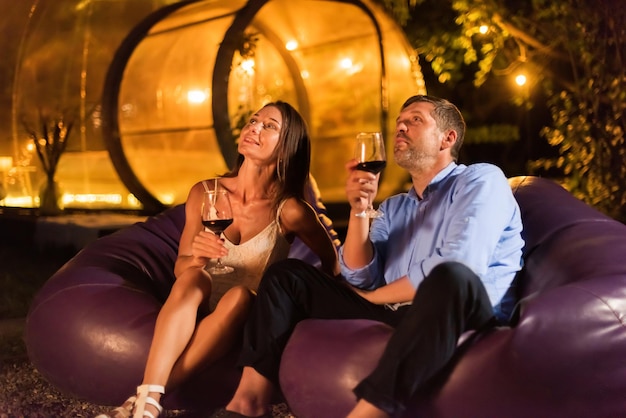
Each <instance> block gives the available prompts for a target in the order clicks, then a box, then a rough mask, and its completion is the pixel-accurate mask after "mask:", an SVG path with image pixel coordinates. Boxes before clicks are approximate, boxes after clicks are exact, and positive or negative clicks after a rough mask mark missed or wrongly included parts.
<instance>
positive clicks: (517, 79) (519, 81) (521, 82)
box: [515, 74, 528, 86]
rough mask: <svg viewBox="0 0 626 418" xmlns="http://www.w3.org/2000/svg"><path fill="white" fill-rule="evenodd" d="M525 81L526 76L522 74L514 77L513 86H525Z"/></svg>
mask: <svg viewBox="0 0 626 418" xmlns="http://www.w3.org/2000/svg"><path fill="white" fill-rule="evenodd" d="M526 81H528V80H527V79H526V76H525V75H524V74H518V75H516V76H515V84H517V85H518V86H523V85H524V84H526Z"/></svg>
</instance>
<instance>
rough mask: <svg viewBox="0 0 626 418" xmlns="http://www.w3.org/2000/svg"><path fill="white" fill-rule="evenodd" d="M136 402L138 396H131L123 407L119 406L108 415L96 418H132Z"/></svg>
mask: <svg viewBox="0 0 626 418" xmlns="http://www.w3.org/2000/svg"><path fill="white" fill-rule="evenodd" d="M136 400H137V397H136V396H131V397H130V398H128V399H126V400H125V401H124V403H123V404H122V406H118V407H117V408H115V409H114V410H112V411H111V412H108V413H106V414H100V415H98V416H97V417H96V418H130V416H131V414H132V413H133V407H134V406H135V401H136ZM124 405H127V406H124Z"/></svg>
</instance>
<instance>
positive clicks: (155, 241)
mask: <svg viewBox="0 0 626 418" xmlns="http://www.w3.org/2000/svg"><path fill="white" fill-rule="evenodd" d="M307 200H308V201H309V203H311V205H312V206H313V207H314V208H315V209H316V211H317V212H318V215H319V217H320V219H321V220H322V222H323V223H324V224H325V226H326V228H327V229H328V231H329V232H330V233H331V236H332V237H333V238H334V239H335V242H336V244H338V240H337V235H336V233H335V231H334V230H333V225H332V223H331V222H330V220H329V219H328V217H327V216H326V211H325V207H324V205H323V204H322V202H321V200H320V199H319V192H318V190H317V188H316V186H315V184H314V183H313V184H312V186H311V187H310V188H309V190H308V196H307ZM184 222H185V211H184V205H179V206H176V207H174V208H172V209H168V210H166V211H164V212H163V213H161V214H159V215H156V216H153V217H150V218H148V219H147V220H146V221H145V222H141V223H137V224H135V225H132V226H130V227H127V228H124V229H122V230H119V231H117V232H116V233H114V234H111V235H108V236H105V237H102V238H99V239H98V240H96V241H94V242H92V243H91V244H90V245H88V246H87V247H85V248H84V249H83V250H82V251H80V252H79V253H78V254H77V255H76V256H74V257H73V258H72V259H71V260H70V261H68V262H67V263H66V264H65V265H64V266H63V267H62V268H61V269H60V270H59V271H58V272H56V273H55V274H54V275H53V276H52V277H51V278H50V279H49V280H48V281H47V282H46V283H45V285H44V286H43V287H42V288H41V289H40V290H39V292H38V293H37V295H36V296H35V299H34V300H33V303H32V305H31V307H30V310H29V313H28V316H27V321H26V333H25V335H26V346H27V349H28V355H29V358H30V360H31V362H32V363H33V365H34V366H35V367H36V368H37V370H38V371H39V372H40V373H41V374H42V375H43V376H44V377H45V378H46V379H47V380H48V381H50V382H51V383H52V384H54V385H55V386H56V387H58V388H59V389H60V390H61V391H63V392H64V393H66V394H69V395H71V396H74V397H77V398H80V399H85V400H88V401H90V402H93V403H97V404H101V405H119V404H121V403H122V402H123V401H124V400H125V399H126V398H128V396H130V395H131V394H133V393H135V390H136V387H137V385H138V384H140V383H141V380H142V377H143V369H144V366H145V363H146V358H147V355H148V350H149V347H150V343H151V341H152V334H153V331H154V325H155V322H156V318H157V315H158V313H159V310H160V309H161V306H162V305H163V302H164V301H165V299H166V298H167V295H168V294H169V291H170V289H171V286H172V283H173V282H174V280H175V279H174V274H173V269H174V262H175V260H176V255H177V251H178V240H179V238H180V235H181V233H182V229H183V226H184ZM290 257H293V258H300V259H303V260H305V261H308V262H309V263H311V264H314V265H315V264H318V263H319V259H318V258H317V256H315V254H313V253H312V252H311V251H310V250H309V248H308V247H306V246H305V245H304V244H303V243H302V242H301V241H299V240H296V241H295V242H294V244H293V245H292V247H291V252H290ZM237 354H238V352H237V351H235V352H233V353H231V354H230V355H227V356H226V357H225V358H223V359H221V360H220V361H218V362H217V363H215V364H213V365H212V366H210V367H208V368H206V369H205V370H202V371H201V372H200V373H199V374H198V375H197V376H196V377H195V378H192V379H190V381H189V382H187V383H186V384H184V385H183V386H182V387H180V388H178V389H177V390H174V391H171V392H168V393H167V394H166V395H165V397H164V398H163V402H162V404H163V406H164V407H166V408H168V409H201V410H211V409H213V408H216V407H219V406H223V405H224V404H225V403H226V402H227V401H228V399H230V397H231V395H232V393H233V392H234V390H235V388H236V385H237V383H238V381H239V377H240V371H239V370H238V369H237V368H236V366H235V363H236V359H237Z"/></svg>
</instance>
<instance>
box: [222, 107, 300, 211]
mask: <svg viewBox="0 0 626 418" xmlns="http://www.w3.org/2000/svg"><path fill="white" fill-rule="evenodd" d="M268 106H273V107H275V108H276V109H278V111H279V112H280V114H281V116H282V119H283V121H282V125H281V129H280V136H279V139H278V144H276V149H274V154H273V155H272V158H273V159H274V161H276V172H275V173H274V182H275V185H276V188H275V189H274V190H275V191H274V196H273V200H274V207H278V205H279V204H280V202H282V201H283V200H284V199H287V198H289V197H295V198H298V199H302V200H304V199H305V197H304V188H305V185H306V183H307V181H308V179H309V170H310V168H311V139H310V137H309V131H308V129H307V125H306V122H305V120H304V119H303V118H302V116H301V115H300V113H298V111H297V110H296V109H294V108H293V106H291V105H290V104H289V103H286V102H283V101H280V100H279V101H275V102H271V103H268V104H266V105H265V106H263V108H266V107H268ZM244 159H245V157H244V156H243V155H241V154H239V155H238V156H237V163H236V165H235V168H233V169H232V170H231V171H229V172H228V173H226V174H224V177H236V176H237V174H239V169H240V168H241V165H242V164H243V161H244Z"/></svg>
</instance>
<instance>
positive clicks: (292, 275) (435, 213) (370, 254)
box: [214, 95, 524, 417]
mask: <svg viewBox="0 0 626 418" xmlns="http://www.w3.org/2000/svg"><path fill="white" fill-rule="evenodd" d="M464 134H465V122H464V120H463V117H462V115H461V113H460V112H459V110H458V109H457V108H456V107H455V106H454V105H453V104H451V103H450V102H448V101H446V100H443V99H439V98H435V97H431V96H422V95H418V96H413V97H411V98H409V99H408V100H407V101H406V102H405V103H404V105H403V106H402V110H401V112H400V115H399V116H398V118H397V120H396V131H395V142H394V149H393V154H394V159H395V161H396V163H397V164H398V165H400V166H401V167H403V168H405V169H406V170H407V171H408V172H409V174H410V175H411V179H412V184H413V187H412V188H411V190H410V191H409V192H408V193H403V194H400V195H396V196H392V197H390V198H389V199H387V200H385V201H384V202H383V203H382V204H381V205H380V209H381V210H382V212H383V213H384V215H383V217H382V218H377V219H374V220H373V222H372V224H371V227H370V224H369V220H368V219H366V218H361V217H357V216H355V215H356V214H357V213H359V212H361V211H362V210H363V209H364V208H365V207H366V205H367V203H368V199H369V197H370V196H374V195H375V194H376V192H377V187H378V186H377V183H378V176H377V175H374V174H372V173H368V172H365V171H359V170H356V169H355V167H356V161H352V162H350V163H348V165H347V168H348V171H349V175H348V179H347V184H346V194H347V198H348V202H349V203H350V208H351V209H350V220H349V223H348V230H347V233H346V239H345V243H344V244H343V246H342V247H341V250H340V262H341V270H342V275H343V278H344V279H345V281H344V280H333V279H331V278H329V277H328V276H326V275H324V274H323V273H321V272H319V271H317V270H316V269H315V268H312V267H310V266H307V265H305V264H304V263H302V262H299V261H296V260H287V261H285V262H281V263H277V264H275V265H273V266H272V267H270V268H269V269H268V271H267V272H266V274H265V275H264V278H263V280H262V283H261V286H260V287H259V291H258V297H257V301H256V303H255V307H254V312H253V314H252V316H251V318H250V319H249V321H248V323H247V325H246V331H245V332H246V333H245V340H244V347H243V351H242V355H241V364H242V365H243V366H244V369H243V375H242V378H241V381H240V383H239V386H238V388H237V390H236V392H235V394H234V397H233V399H232V400H231V401H230V402H229V403H228V405H227V406H226V409H225V410H221V411H219V412H217V413H216V414H214V417H218V416H219V417H228V416H231V417H241V416H242V414H243V416H251V417H255V416H262V415H263V414H266V413H267V412H268V408H269V404H270V401H271V396H272V394H273V390H274V387H275V385H277V384H278V367H279V364H280V357H281V354H282V351H283V349H284V347H285V344H286V343H287V340H288V339H289V336H290V334H291V332H292V331H293V328H294V327H295V325H296V324H297V323H298V322H299V321H301V320H303V319H305V318H337V319H342V318H344V319H346V318H365V319H374V320H378V321H382V322H385V323H387V324H390V325H391V326H393V327H394V328H395V331H394V334H393V335H392V337H391V339H390V340H389V343H388V344H387V347H386V349H385V351H384V353H383V355H382V357H381V359H380V362H379V364H378V366H377V367H376V369H375V370H374V371H373V372H372V373H371V374H370V375H369V376H368V377H367V378H365V379H364V380H363V381H362V382H360V383H359V384H358V385H357V387H356V388H355V389H354V392H355V394H356V396H357V399H358V402H357V405H356V407H355V408H354V410H353V411H352V412H351V413H350V415H349V416H350V417H388V416H396V415H400V414H402V412H403V411H404V408H405V405H406V404H407V402H408V401H409V399H410V398H411V397H412V396H413V395H414V394H415V393H416V392H417V391H418V390H419V389H420V388H422V387H423V386H424V384H425V382H427V381H428V380H429V379H430V378H431V377H432V376H433V375H435V374H436V373H437V372H439V371H441V370H442V369H443V368H444V367H445V365H446V364H447V363H448V362H449V361H450V359H451V358H452V356H453V354H454V351H455V350H456V347H457V341H458V339H459V337H460V336H461V334H462V333H464V332H465V331H468V330H480V329H484V328H485V327H488V326H490V325H493V324H496V323H498V321H500V322H502V321H506V320H507V319H508V315H509V314H510V312H508V310H507V307H508V304H505V303H502V302H503V297H504V296H505V293H506V291H507V290H508V288H509V286H510V284H511V282H512V281H513V278H514V276H515V274H516V273H517V271H519V270H520V268H521V255H522V246H523V244H524V243H523V240H522V238H521V235H520V233H521V231H522V223H521V219H520V211H519V207H518V206H517V203H516V201H515V199H514V197H513V195H512V193H511V189H510V187H509V185H508V182H507V179H506V177H505V176H504V174H503V173H502V171H501V170H500V169H499V168H497V167H495V166H493V165H491V164H474V165H470V166H465V165H460V164H457V163H456V160H457V158H458V154H459V148H460V147H461V144H462V142H463V136H464ZM346 282H347V283H349V284H350V285H347V284H346ZM231 411H236V412H235V413H233V412H231Z"/></svg>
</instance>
